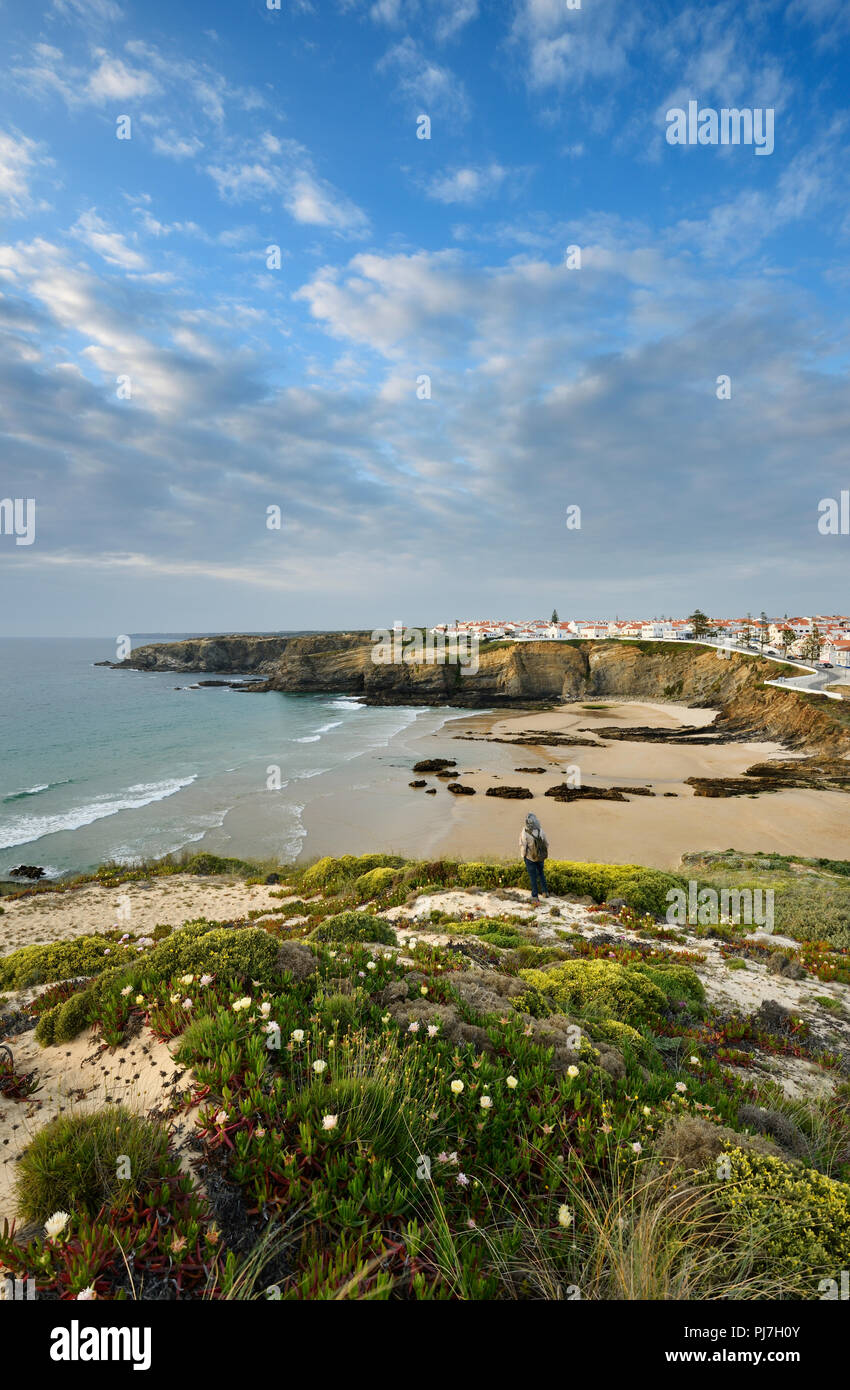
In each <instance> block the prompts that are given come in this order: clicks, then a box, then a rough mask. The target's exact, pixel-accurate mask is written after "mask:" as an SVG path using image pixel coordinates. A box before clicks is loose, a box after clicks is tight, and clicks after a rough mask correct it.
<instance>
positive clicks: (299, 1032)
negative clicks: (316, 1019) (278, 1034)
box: [289, 1028, 304, 1042]
mask: <svg viewBox="0 0 850 1390" xmlns="http://www.w3.org/2000/svg"><path fill="white" fill-rule="evenodd" d="M289 1036H290V1037H291V1039H292V1041H293V1042H303V1041H304V1029H303V1028H293V1030H292V1032H291V1033H290V1035H289Z"/></svg>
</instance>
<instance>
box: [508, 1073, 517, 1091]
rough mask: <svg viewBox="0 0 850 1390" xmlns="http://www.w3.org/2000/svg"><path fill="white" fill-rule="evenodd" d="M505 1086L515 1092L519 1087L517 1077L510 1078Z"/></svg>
mask: <svg viewBox="0 0 850 1390" xmlns="http://www.w3.org/2000/svg"><path fill="white" fill-rule="evenodd" d="M505 1085H506V1086H508V1087H509V1089H510V1090H511V1091H515V1090H516V1088H517V1086H518V1085H519V1082H518V1080H517V1078H516V1077H515V1076H509V1077H508V1078H507V1080H506V1082H505Z"/></svg>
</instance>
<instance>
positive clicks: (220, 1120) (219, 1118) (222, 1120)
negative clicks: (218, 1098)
mask: <svg viewBox="0 0 850 1390" xmlns="http://www.w3.org/2000/svg"><path fill="white" fill-rule="evenodd" d="M227 1119H228V1115H227V1111H226V1110H219V1112H218V1114H217V1115H216V1117H215V1122H216V1124H217V1125H226V1124H227Z"/></svg>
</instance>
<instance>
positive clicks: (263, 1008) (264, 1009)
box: [260, 999, 272, 1018]
mask: <svg viewBox="0 0 850 1390" xmlns="http://www.w3.org/2000/svg"><path fill="white" fill-rule="evenodd" d="M271 1011H272V1006H271V1004H270V1003H269V1001H268V999H266V1000H265V1002H264V1003H262V1004H261V1005H260V1013H261V1014H262V1016H263V1018H268V1016H269V1014H270V1013H271Z"/></svg>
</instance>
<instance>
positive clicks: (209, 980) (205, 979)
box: [198, 975, 213, 989]
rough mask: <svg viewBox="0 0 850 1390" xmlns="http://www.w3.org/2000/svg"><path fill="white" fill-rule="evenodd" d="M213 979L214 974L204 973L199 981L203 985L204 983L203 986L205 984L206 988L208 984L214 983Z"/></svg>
mask: <svg viewBox="0 0 850 1390" xmlns="http://www.w3.org/2000/svg"><path fill="white" fill-rule="evenodd" d="M212 981H213V977H212V975H202V976H201V978H200V980H199V981H198V983H199V984H201V985H203V986H204V989H206V987H207V985H211V984H212Z"/></svg>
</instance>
